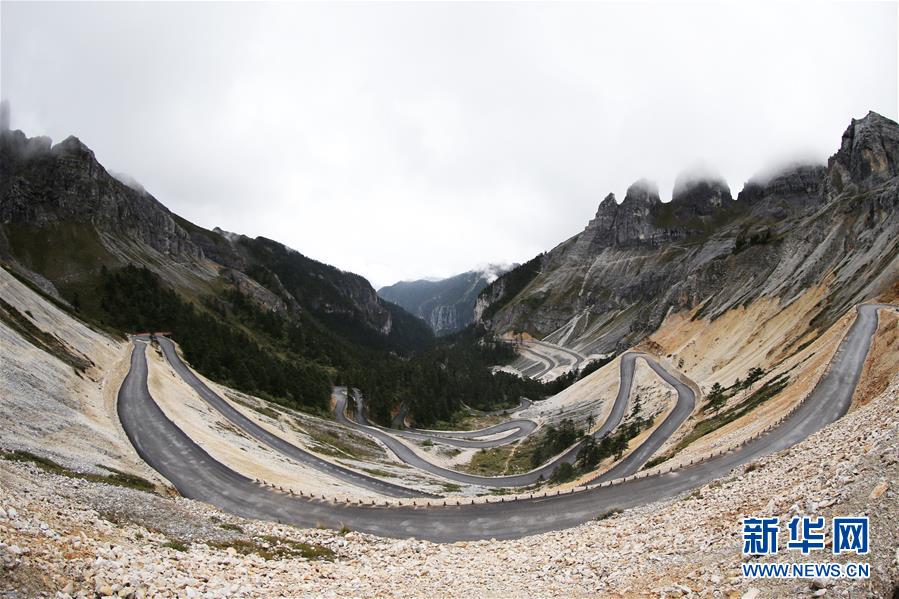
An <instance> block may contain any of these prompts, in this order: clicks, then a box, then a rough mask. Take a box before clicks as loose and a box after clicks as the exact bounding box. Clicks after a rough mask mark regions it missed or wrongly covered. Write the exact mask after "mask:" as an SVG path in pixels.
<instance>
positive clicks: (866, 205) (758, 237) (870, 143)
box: [475, 112, 899, 353]
mask: <svg viewBox="0 0 899 599" xmlns="http://www.w3.org/2000/svg"><path fill="white" fill-rule="evenodd" d="M835 145H836V144H835ZM838 148H839V149H838V150H837V152H836V153H835V154H834V155H833V156H832V157H831V158H830V159H829V160H828V163H827V164H826V165H823V164H811V165H810V164H794V165H791V166H789V167H787V168H785V169H783V170H781V171H779V172H775V173H771V172H766V173H763V174H760V175H758V176H756V177H753V178H751V179H750V180H749V181H748V182H747V183H746V185H745V186H744V188H743V189H742V191H740V193H739V194H737V198H736V199H733V197H732V194H731V191H730V189H729V188H728V186H727V183H726V182H724V181H723V180H722V179H721V178H720V177H718V176H715V175H714V174H711V175H710V174H705V175H702V174H700V175H698V176H697V175H696V173H687V174H685V175H684V176H683V177H680V178H679V180H678V184H677V185H675V189H674V194H673V197H672V199H671V201H669V202H662V200H661V199H660V197H659V194H658V189H657V188H656V186H655V185H654V184H653V183H651V182H647V181H645V180H641V181H638V182H636V183H634V184H633V185H632V186H631V187H630V188H629V189H628V190H627V194H626V196H625V198H624V200H623V201H622V202H621V203H619V202H618V201H617V200H616V198H615V196H614V195H613V194H609V195H608V196H607V197H606V198H605V199H604V200H603V201H602V203H600V205H599V208H598V209H597V212H596V216H595V218H594V219H593V220H591V221H590V222H589V223H588V224H587V226H586V228H585V229H584V230H583V231H582V232H581V233H578V234H577V235H575V236H573V237H571V238H570V239H568V240H566V241H563V242H562V243H561V244H559V245H558V246H556V247H555V248H553V249H552V250H550V251H549V252H547V253H545V254H541V255H539V256H537V257H535V258H534V259H533V260H531V261H529V262H527V263H525V264H523V265H521V266H519V267H518V268H516V269H514V270H512V271H510V272H508V273H506V274H505V275H503V276H502V277H500V278H499V279H498V280H497V281H495V282H494V283H492V284H491V285H489V286H488V287H486V288H485V290H484V291H483V292H482V293H481V295H480V296H479V298H478V301H477V306H476V309H475V315H476V319H477V320H479V321H480V322H482V323H483V324H485V325H487V326H488V327H490V328H491V329H492V330H494V331H495V332H498V333H502V332H508V331H516V332H521V331H526V332H529V333H531V334H532V335H535V336H538V337H541V338H542V337H546V338H548V339H549V340H552V341H555V342H557V343H562V344H566V345H571V346H573V347H576V348H579V349H581V350H582V351H584V352H600V353H602V352H612V351H621V350H623V349H625V348H627V347H631V346H633V345H634V344H636V343H637V342H639V341H640V340H641V339H643V338H644V337H645V336H646V335H647V334H649V333H651V332H652V331H654V330H656V329H657V328H658V327H659V325H660V324H661V323H662V321H663V320H664V319H665V318H666V317H667V316H668V315H669V314H671V313H673V312H677V311H682V310H690V311H694V315H695V317H700V316H704V317H711V318H715V317H717V316H718V315H720V314H723V313H724V312H726V311H728V310H730V309H734V308H739V307H740V306H743V305H746V304H748V303H750V302H752V301H754V300H757V299H760V298H772V299H775V300H777V301H778V302H781V303H782V305H784V306H786V305H789V304H790V303H791V302H793V301H795V300H796V298H798V297H800V296H802V295H803V294H804V293H807V292H810V291H812V290H818V291H817V293H820V294H821V299H820V301H819V302H818V303H817V304H816V305H815V306H814V308H813V309H812V310H811V311H810V312H809V314H808V318H809V321H810V324H809V327H810V328H811V329H812V330H822V329H823V328H825V327H826V326H827V325H829V324H830V323H832V322H833V321H834V319H835V318H836V317H837V316H838V315H840V314H843V313H844V312H845V311H846V310H847V309H849V307H851V306H852V305H853V304H854V303H857V302H859V301H861V300H863V299H865V298H867V297H871V296H872V295H876V293H877V292H879V291H881V290H883V289H884V287H885V286H888V285H889V284H890V283H891V281H893V280H894V278H895V275H896V272H897V268H899V266H897V243H899V211H897V203H899V183H897V179H896V174H897V172H899V166H897V165H899V126H897V124H896V123H895V122H893V121H891V120H890V119H887V118H885V117H883V116H881V115H879V114H877V113H874V112H870V113H868V115H867V116H865V117H864V118H862V119H858V120H856V119H853V120H852V122H851V124H850V125H849V127H848V128H847V129H846V131H845V133H844V134H843V136H842V140H841V142H840V144H839V146H838Z"/></svg>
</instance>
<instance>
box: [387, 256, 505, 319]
mask: <svg viewBox="0 0 899 599" xmlns="http://www.w3.org/2000/svg"><path fill="white" fill-rule="evenodd" d="M507 270H509V268H508V267H504V266H498V265H490V266H488V267H487V268H485V269H481V270H470V271H468V272H464V273H462V274H459V275H456V276H454V277H449V278H447V279H442V280H439V281H429V280H426V279H421V280H418V281H400V282H399V283H394V284H393V285H389V286H387V287H381V288H380V289H378V295H379V296H381V297H383V298H384V299H386V300H387V301H390V302H393V303H395V304H397V305H399V306H402V307H403V308H405V309H406V310H407V311H408V312H410V313H412V314H414V315H416V316H418V317H419V318H421V319H422V320H424V321H425V322H427V323H428V325H430V327H431V329H432V330H433V331H434V332H435V333H436V334H437V335H447V334H449V333H455V332H456V331H458V330H461V329H463V328H465V327H466V326H468V325H469V324H471V323H472V322H474V306H475V302H476V301H477V298H478V294H480V293H481V291H483V289H484V288H485V287H486V286H487V285H489V284H490V283H492V282H493V281H495V280H496V278H497V277H498V276H499V275H501V274H503V273H504V272H506V271H507Z"/></svg>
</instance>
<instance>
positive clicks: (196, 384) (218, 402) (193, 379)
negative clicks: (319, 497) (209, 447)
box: [144, 337, 433, 497]
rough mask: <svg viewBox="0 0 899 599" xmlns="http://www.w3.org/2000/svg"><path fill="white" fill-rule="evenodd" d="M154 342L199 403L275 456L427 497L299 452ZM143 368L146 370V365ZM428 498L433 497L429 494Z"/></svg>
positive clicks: (397, 493) (167, 346) (167, 344)
mask: <svg viewBox="0 0 899 599" xmlns="http://www.w3.org/2000/svg"><path fill="white" fill-rule="evenodd" d="M157 339H158V340H159V346H160V347H161V348H162V352H163V354H164V355H165V358H166V360H167V361H168V363H169V365H171V367H172V368H173V369H174V370H175V372H176V373H177V374H178V376H180V377H181V378H182V379H183V380H184V382H185V383H187V384H188V385H190V386H191V388H193V390H194V391H196V392H197V394H198V395H199V396H200V398H201V399H202V400H203V401H205V402H206V403H207V404H209V405H210V406H211V407H213V408H214V409H215V410H217V411H218V412H219V413H220V414H221V415H222V416H224V417H225V418H227V419H228V421H229V422H231V424H233V425H234V426H236V427H238V428H239V429H241V430H242V431H244V432H245V433H247V434H248V435H250V436H251V437H253V438H254V439H256V440H257V441H259V442H261V443H264V444H265V445H267V446H268V447H270V448H272V449H274V450H275V451H277V452H278V453H280V454H282V455H284V456H286V457H288V458H290V459H292V460H295V461H297V462H299V463H301V464H305V465H306V466H310V467H312V468H315V469H316V470H318V471H320V472H324V473H326V474H330V475H331V476H334V477H336V478H339V479H341V480H344V481H346V482H348V483H351V484H354V485H357V486H360V487H363V488H365V489H369V490H371V491H375V492H377V493H382V494H384V495H388V496H390V497H426V496H429V495H428V494H426V493H422V492H420V491H416V490H414V489H408V488H406V487H402V486H400V485H394V484H392V483H388V482H386V481H383V480H381V479H379V478H375V477H373V476H366V475H365V474H361V473H359V472H356V471H355V470H351V469H349V468H344V467H343V466H339V465H337V464H334V463H332V462H329V461H327V460H324V459H322V458H320V457H318V456H317V455H314V454H312V453H309V452H308V451H306V450H304V449H301V448H299V447H297V446H296V445H293V444H292V443H288V442H287V441H285V440H284V439H282V438H281V437H279V436H277V435H275V434H273V433H270V432H269V431H267V430H266V429H264V428H262V427H261V426H259V425H258V424H256V423H255V422H253V421H252V420H250V419H249V418H247V417H246V416H244V415H243V414H241V413H240V412H239V411H238V410H237V409H236V408H234V406H232V405H231V404H230V403H228V402H227V401H225V400H224V399H222V398H221V397H220V396H219V395H218V394H217V393H216V392H215V391H213V390H212V389H210V388H209V387H208V386H207V385H206V383H204V382H203V381H201V380H200V379H199V377H197V375H195V374H194V373H193V371H192V370H191V369H190V368H188V367H187V365H186V364H185V363H184V361H183V360H182V359H181V356H179V355H178V352H177V350H176V349H175V344H174V343H172V341H171V339H167V338H166V337H158V338H157ZM144 367H146V365H145V366H144ZM430 496H431V497H433V496H432V495H430Z"/></svg>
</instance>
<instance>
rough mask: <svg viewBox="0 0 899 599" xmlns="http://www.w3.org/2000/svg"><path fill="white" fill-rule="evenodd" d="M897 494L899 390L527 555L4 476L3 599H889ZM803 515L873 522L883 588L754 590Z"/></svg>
mask: <svg viewBox="0 0 899 599" xmlns="http://www.w3.org/2000/svg"><path fill="white" fill-rule="evenodd" d="M897 492H899V377H894V378H893V379H892V381H891V383H890V385H889V387H888V388H887V389H886V390H885V391H884V392H882V393H880V394H878V395H877V396H876V397H875V398H873V399H872V400H871V401H869V402H868V403H866V404H865V405H863V406H861V407H858V408H857V409H855V410H853V411H852V412H850V413H849V414H848V415H847V416H846V417H844V418H842V419H840V420H839V421H837V422H835V423H833V424H832V425H830V426H828V427H826V428H825V429H823V430H821V431H819V432H817V433H815V434H813V435H812V436H811V437H809V438H808V439H806V440H805V441H803V442H801V443H800V444H798V445H797V446H795V447H793V448H791V449H789V450H786V451H783V452H780V453H778V454H774V455H771V456H767V457H765V458H764V459H762V460H760V461H758V462H755V463H752V464H750V465H748V466H746V467H744V468H741V469H740V470H739V471H737V472H734V474H733V475H732V476H730V477H729V478H726V479H723V480H718V481H714V482H712V483H710V484H708V485H705V486H704V487H702V488H700V489H697V490H696V491H694V492H692V493H690V494H688V495H686V496H682V497H678V498H674V499H672V500H667V501H663V502H659V503H655V504H650V505H646V506H643V507H640V508H635V509H631V510H627V511H626V512H624V513H622V514H617V515H610V516H609V517H607V518H605V519H602V520H600V521H597V522H590V523H588V524H584V525H582V526H579V527H576V528H572V529H568V530H564V531H559V532H552V533H546V534H541V535H535V536H531V537H526V538H523V539H519V540H515V541H480V542H471V543H454V544H448V545H438V544H433V543H428V542H423V541H416V540H403V541H397V540H388V539H380V538H377V537H373V536H369V535H364V534H359V533H356V532H352V531H343V532H342V533H341V532H334V531H326V530H316V529H313V530H300V529H295V528H292V527H289V526H284V525H279V524H273V523H265V522H258V521H250V520H243V519H240V518H237V517H234V516H231V515H229V514H226V513H223V512H221V511H219V510H216V509H214V508H212V507H210V506H208V505H205V504H201V503H198V502H195V501H191V500H187V499H181V498H166V497H162V496H159V495H155V494H151V493H147V492H143V491H137V490H132V489H124V488H120V487H112V486H109V485H106V484H103V483H97V482H89V481H84V480H79V479H75V478H69V477H65V476H59V475H56V474H50V473H47V472H44V471H43V470H41V469H39V468H37V467H36V466H33V465H31V464H27V463H16V462H12V461H0V510H2V511H0V567H2V571H0V581H2V582H0V596H4V597H33V596H41V595H44V596H54V595H55V594H56V593H57V592H61V593H62V595H61V596H95V593H99V594H100V595H112V594H117V595H118V596H132V597H142V596H147V597H149V596H171V597H176V596H177V597H225V596H228V597H268V596H341V597H355V596H385V597H390V596H403V597H406V596H420V597H424V596H429V597H442V596H484V595H486V596H496V597H515V596H520V597H533V596H566V597H570V596H600V597H603V596H643V595H645V596H655V597H658V596H681V595H690V594H696V595H698V596H709V597H731V596H735V597H741V596H742V597H784V596H812V595H814V596H822V595H823V596H846V597H848V596H852V597H889V596H892V594H893V592H894V589H895V588H896V587H897V585H899V563H897V560H899V501H897V495H896V494H897ZM794 514H809V515H820V516H825V517H827V518H830V517H832V516H845V515H859V514H868V515H870V517H871V535H872V538H871V546H872V551H871V553H870V555H868V556H867V561H868V562H869V563H870V564H871V578H870V579H868V580H861V581H855V582H849V581H834V580H820V581H809V580H794V581H767V580H765V581H762V580H744V579H742V578H741V577H740V570H739V568H740V563H741V561H742V556H741V553H740V550H741V542H742V537H741V528H740V519H741V518H742V517H744V516H750V515H765V516H780V517H781V519H782V520H783V519H784V518H786V519H789V517H790V516H791V515H794ZM332 553H333V555H331V554H332ZM303 555H306V556H307V557H303ZM266 558H268V559H266ZM831 559H833V560H835V561H837V560H838V561H845V560H844V559H843V558H842V556H836V557H834V556H831V555H830V554H829V553H815V552H813V553H811V554H810V555H809V556H806V557H803V556H802V555H801V554H799V553H798V552H790V553H789V554H786V555H785V554H784V553H781V554H780V555H779V556H776V557H773V558H765V559H764V560H762V561H826V560H831ZM856 560H857V558H856Z"/></svg>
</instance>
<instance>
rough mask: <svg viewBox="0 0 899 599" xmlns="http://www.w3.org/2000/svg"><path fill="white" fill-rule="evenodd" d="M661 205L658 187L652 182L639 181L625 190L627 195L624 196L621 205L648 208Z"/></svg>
mask: <svg viewBox="0 0 899 599" xmlns="http://www.w3.org/2000/svg"><path fill="white" fill-rule="evenodd" d="M661 203H662V200H661V199H659V186H658V185H656V184H655V182H654V181H649V180H647V179H640V180H639V181H635V182H634V183H631V186H630V187H628V188H627V193H626V194H625V195H624V201H623V202H622V203H621V205H622V206H625V205H627V206H629V207H638V206H639V207H645V208H649V207H651V206H654V205H656V204H661Z"/></svg>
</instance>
